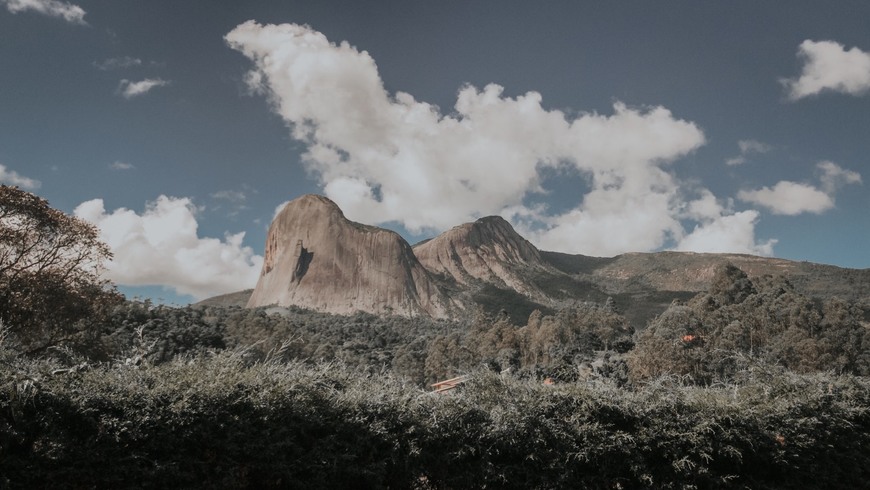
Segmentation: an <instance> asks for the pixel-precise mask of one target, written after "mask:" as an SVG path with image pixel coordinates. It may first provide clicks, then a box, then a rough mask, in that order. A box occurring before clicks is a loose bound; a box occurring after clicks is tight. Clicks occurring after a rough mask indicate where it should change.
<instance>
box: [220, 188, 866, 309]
mask: <svg viewBox="0 0 870 490" xmlns="http://www.w3.org/2000/svg"><path fill="white" fill-rule="evenodd" d="M725 263H731V264H733V265H735V266H737V267H739V268H740V269H742V270H743V271H744V272H746V273H747V274H748V275H749V277H750V278H756V277H761V276H767V275H774V276H775V275H782V276H785V277H786V278H787V279H788V280H789V281H790V282H791V284H792V285H793V286H794V287H795V289H796V290H798V291H799V292H801V293H803V294H806V295H808V296H812V297H817V298H829V297H833V296H837V297H840V298H841V299H844V300H849V301H855V302H858V303H860V304H870V269H864V270H855V269H842V268H839V267H834V266H829V265H821V264H810V263H806V262H794V261H788V260H783V259H776V258H769V257H754V256H749V255H737V254H698V253H691V252H655V253H629V254H623V255H619V256H616V257H611V258H599V257H588V256H584V255H571V254H564V253H556V252H545V251H540V250H538V249H537V248H535V246H534V245H532V244H531V243H530V242H529V241H528V240H526V239H525V238H523V237H522V236H520V235H519V234H518V233H517V232H516V231H515V230H514V229H513V227H511V225H510V223H508V222H507V221H505V220H504V219H502V218H500V217H497V216H490V217H486V218H481V219H479V220H477V221H475V222H473V223H466V224H463V225H459V226H456V227H454V228H452V229H450V230H448V231H446V232H444V233H442V234H441V235H439V236H437V237H435V238H432V239H431V240H428V241H425V242H422V243H419V244H417V245H415V246H414V247H413V248H412V247H411V246H410V245H409V244H408V243H407V242H406V241H405V240H404V239H403V238H402V237H401V236H399V235H398V234H397V233H395V232H392V231H388V230H384V229H381V228H377V227H374V226H367V225H362V224H359V223H354V222H352V221H350V220H348V219H347V218H345V216H344V214H343V213H342V211H341V209H339V207H338V206H337V205H336V204H335V203H333V202H332V201H330V200H329V199H327V198H325V197H322V196H316V195H306V196H302V197H300V198H298V199H295V200H293V201H291V202H289V203H288V204H287V205H286V206H285V207H284V208H283V210H282V211H281V212H280V213H278V215H277V216H276V217H275V219H274V221H273V222H272V225H271V226H270V227H269V234H268V237H267V242H266V251H265V258H264V262H263V270H262V272H261V274H260V278H259V281H258V283H257V287H256V288H255V289H254V292H253V293H252V294H251V295H250V298H249V300H248V301H247V306H248V307H258V306H270V305H278V306H291V305H295V306H300V307H303V308H309V309H313V310H317V311H322V312H328V313H337V314H352V313H356V312H358V311H363V312H368V313H374V314H378V315H383V314H397V315H402V316H417V315H426V316H431V317H435V318H457V317H462V316H467V315H468V314H469V312H470V311H472V310H473V309H474V308H477V307H482V308H483V309H484V310H485V311H487V312H490V313H505V312H506V313H507V314H508V315H509V316H510V317H511V320H513V321H516V322H517V323H522V322H524V321H525V320H527V319H528V316H529V314H530V313H531V312H532V311H534V310H535V309H540V310H545V311H546V310H556V309H559V308H563V307H570V306H571V305H572V304H575V303H577V302H586V301H592V302H596V303H604V302H605V301H607V300H608V299H610V300H612V301H611V302H612V304H614V305H615V307H616V308H617V309H618V310H619V311H620V312H622V313H623V314H624V315H625V316H626V318H628V319H629V320H630V321H631V322H632V324H634V325H639V326H642V325H645V324H646V322H647V321H648V320H649V319H650V318H652V317H654V316H655V315H657V314H659V313H661V312H662V311H664V310H665V309H666V308H667V307H668V305H670V304H671V302H672V301H673V300H675V299H678V300H683V299H688V298H690V297H692V296H693V295H694V294H696V293H698V292H700V291H705V290H706V289H707V288H708V287H709V286H710V281H711V280H712V277H713V272H714V271H715V270H716V268H717V267H719V266H721V265H722V264H725ZM239 295H240V296H239V297H241V296H244V294H242V293H239ZM235 297H236V296H231V297H230V296H228V297H226V298H222V299H220V301H221V302H222V303H223V302H226V301H230V300H232V298H235Z"/></svg>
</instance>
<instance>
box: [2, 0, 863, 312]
mask: <svg viewBox="0 0 870 490" xmlns="http://www.w3.org/2000/svg"><path fill="white" fill-rule="evenodd" d="M868 18H870V4H868V3H867V2H858V1H854V2H849V1H844V2H837V3H835V4H831V3H829V2H789V3H788V4H787V5H785V4H782V3H776V2H758V1H732V2H717V3H713V2H694V1H692V2H689V1H674V2H649V1H625V2H574V1H571V2H567V1H566V2H546V3H544V4H541V2H516V1H499V2H494V1H493V2H468V1H441V2H407V1H395V2H392V1H384V2H355V1H346V2H339V1H318V2H302V1H298V2H297V1H249V2H223V1H199V0H189V1H184V2H177V1H164V0H149V1H141V0H140V1H132V0H113V1H112V2H104V1H103V2H98V1H85V0H81V1H75V2H66V1H58V0H0V180H2V181H3V182H4V183H8V184H15V185H19V186H21V187H23V188H26V189H28V190H31V191H33V192H35V193H37V194H39V195H41V196H43V197H45V198H47V199H48V200H49V201H50V202H51V204H52V205H53V206H55V207H57V208H60V209H62V210H64V211H66V212H69V213H75V214H77V215H79V216H80V217H82V218H84V219H88V220H90V221H92V222H94V223H95V224H97V225H98V226H99V227H100V229H101V232H102V233H103V238H104V240H106V242H107V243H109V244H110V246H112V247H113V249H114V252H115V261H114V262H113V263H112V264H111V266H110V268H109V271H108V274H109V277H110V278H112V279H113V280H115V281H116V282H117V283H118V284H119V285H120V286H122V290H123V291H125V292H127V293H129V294H139V295H143V296H153V297H155V298H157V297H160V298H164V299H166V300H168V301H173V302H179V303H184V302H186V301H190V300H191V299H194V298H202V297H207V296H209V295H211V294H215V293H220V292H228V291H234V290H238V289H242V288H245V287H252V286H253V283H254V281H255V279H256V276H257V274H258V273H259V267H260V264H261V261H262V258H261V255H262V250H263V246H264V242H265V232H266V228H267V226H268V224H269V222H270V220H271V218H272V216H273V215H274V212H275V209H276V207H278V206H279V205H281V203H283V202H286V201H287V200H290V199H293V198H295V197H298V196H299V195H302V194H305V193H321V194H326V195H327V196H329V197H330V198H332V199H334V200H335V201H336V202H338V204H339V205H340V206H341V207H342V208H343V209H344V211H345V213H346V214H347V215H348V217H350V218H352V219H355V220H357V221H362V222H365V223H369V224H376V225H381V226H385V227H388V228H392V229H395V230H397V231H399V232H400V233H402V234H403V235H404V236H405V237H406V238H407V239H408V240H409V241H411V242H412V243H413V242H415V241H417V240H420V239H422V238H425V237H429V236H432V235H434V234H436V233H438V232H440V231H443V230H444V229H447V228H450V227H451V226H454V225H457V224H460V223H462V222H464V221H469V220H473V219H475V218H477V217H480V216H485V215H492V214H500V215H502V216H504V217H506V218H507V219H509V220H510V221H511V222H512V223H513V224H514V226H515V227H516V228H517V229H518V230H519V231H520V232H521V233H523V234H524V235H525V236H526V237H527V238H529V239H530V240H531V241H532V242H533V243H535V244H536V245H538V246H539V247H541V248H543V249H548V250H558V251H563V252H569V253H582V254H587V255H595V256H612V255H616V254H619V253H624V252H631V251H653V250H672V249H673V250H691V251H714V252H724V251H732V252H743V253H753V254H758V255H772V256H776V257H783V258H787V259H793V260H806V261H812V262H821V263H828V264H835V265H840V266H843V267H852V268H867V267H870V254H868V253H867V251H866V249H867V247H866V243H868V242H870V217H868V211H870V193H868V191H867V185H868V183H867V182H866V181H867V179H870V161H868V158H870V157H868V155H870V29H867V19H868Z"/></svg>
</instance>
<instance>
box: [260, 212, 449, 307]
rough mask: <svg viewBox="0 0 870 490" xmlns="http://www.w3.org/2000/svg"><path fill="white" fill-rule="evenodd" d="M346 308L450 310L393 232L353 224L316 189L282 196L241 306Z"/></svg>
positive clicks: (447, 300) (405, 243) (408, 249)
mask: <svg viewBox="0 0 870 490" xmlns="http://www.w3.org/2000/svg"><path fill="white" fill-rule="evenodd" d="M273 304H274V305H279V306H290V305H297V306H302V307H305V308H311V309H314V310H318V311H323V312H328V313H337V314H349V313H355V312H357V311H365V312H369V313H375V314H388V313H393V314H398V315H403V316H416V315H428V316H432V317H436V318H441V317H448V316H451V310H452V309H453V308H454V305H453V304H452V303H451V301H450V299H449V298H448V297H447V296H446V295H445V294H444V293H443V291H441V289H440V288H439V287H438V285H437V284H436V283H435V281H434V280H432V278H431V277H430V275H429V273H428V272H427V271H426V269H425V268H423V266H422V265H421V264H420V262H419V261H418V260H417V258H416V257H415V256H414V253H413V251H412V250H411V246H410V245H409V244H408V243H407V242H406V241H405V240H404V239H403V238H402V237H401V236H399V235H398V234H397V233H395V232H392V231H388V230H384V229H381V228H376V227H373V226H366V225H362V224H359V223H354V222H352V221H350V220H348V219H347V218H345V217H344V214H343V213H342V212H341V209H339V207H338V206H337V205H336V204H335V203H334V202H332V201H330V200H329V199H327V198H325V197H322V196H315V195H306V196H302V197H300V198H298V199H295V200H293V201H291V202H289V203H288V204H287V205H286V206H285V207H284V209H282V210H281V212H280V213H278V215H277V216H276V217H275V219H274V220H273V221H272V225H271V226H270V227H269V233H268V235H267V240H266V252H265V257H264V261H263V270H262V272H261V274H260V279H259V281H258V282H257V286H256V288H255V289H254V292H253V294H252V295H251V298H250V300H249V301H248V304H247V306H248V307H249V308H251V307H257V306H267V305H273Z"/></svg>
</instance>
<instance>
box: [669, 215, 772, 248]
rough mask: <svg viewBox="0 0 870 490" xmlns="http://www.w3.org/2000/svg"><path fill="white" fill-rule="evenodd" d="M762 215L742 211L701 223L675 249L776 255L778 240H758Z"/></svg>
mask: <svg viewBox="0 0 870 490" xmlns="http://www.w3.org/2000/svg"><path fill="white" fill-rule="evenodd" d="M758 218H759V213H758V211H755V210H748V211H741V212H739V213H734V214H731V215H722V216H718V217H716V218H715V219H713V220H710V221H708V222H706V223H703V224H699V225H697V226H696V227H695V229H694V230H693V231H692V232H691V233H689V234H688V235H686V236H685V237H683V238H682V239H681V240H680V242H679V243H678V244H677V246H676V247H675V250H679V251H692V252H711V253H724V252H731V253H747V254H753V255H772V254H773V246H774V245H776V240H775V239H771V240H767V241H766V242H762V243H759V242H758V241H756V239H755V225H756V223H757V222H758Z"/></svg>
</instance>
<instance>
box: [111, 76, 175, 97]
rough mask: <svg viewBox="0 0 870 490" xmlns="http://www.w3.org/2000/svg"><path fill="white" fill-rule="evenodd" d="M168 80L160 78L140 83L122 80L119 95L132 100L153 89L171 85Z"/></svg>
mask: <svg viewBox="0 0 870 490" xmlns="http://www.w3.org/2000/svg"><path fill="white" fill-rule="evenodd" d="M169 84H170V82H169V81H168V80H163V79H160V78H146V79H145V80H140V81H138V82H133V81H130V80H127V79H124V80H121V83H119V84H118V93H119V94H120V95H121V96H122V97H124V98H125V99H132V98H133V97H138V96H140V95H145V94H147V93H148V92H150V91H151V90H152V89H155V88H157V87H163V86H166V85H169Z"/></svg>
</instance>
